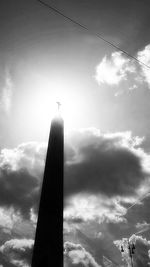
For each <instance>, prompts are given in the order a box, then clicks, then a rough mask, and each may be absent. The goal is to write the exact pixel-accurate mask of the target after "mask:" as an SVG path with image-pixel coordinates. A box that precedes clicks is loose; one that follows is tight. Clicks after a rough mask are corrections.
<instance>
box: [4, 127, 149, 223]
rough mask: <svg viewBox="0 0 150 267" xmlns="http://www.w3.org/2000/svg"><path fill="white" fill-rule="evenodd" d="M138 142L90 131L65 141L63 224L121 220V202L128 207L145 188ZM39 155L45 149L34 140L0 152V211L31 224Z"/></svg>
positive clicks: (145, 162) (126, 135) (145, 163)
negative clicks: (20, 217)
mask: <svg viewBox="0 0 150 267" xmlns="http://www.w3.org/2000/svg"><path fill="white" fill-rule="evenodd" d="M142 142H143V138H140V137H138V136H137V137H134V136H132V134H131V133H130V132H123V133H112V134H110V133H107V134H101V133H100V131H99V130H98V129H95V128H89V129H82V130H80V131H74V132H72V133H70V135H68V136H67V137H66V138H65V177H64V180H65V181H64V197H65V213H64V214H65V218H66V219H67V220H70V221H72V222H74V223H77V222H78V223H82V221H85V220H94V219H97V220H99V221H103V220H106V221H113V222H116V223H118V222H121V221H125V218H124V217H123V215H124V214H125V213H126V208H125V207H124V206H123V203H124V204H125V205H126V204H130V203H133V202H134V201H135V200H136V199H137V197H139V196H140V195H142V194H143V193H144V192H145V191H146V190H148V189H149V187H150V181H149V176H148V175H149V173H150V164H149V156H148V154H146V153H145V152H144V151H143V150H142V149H141V148H140V145H141V144H142ZM45 155H46V145H45V144H44V143H36V142H29V143H24V144H21V145H19V146H18V147H16V148H14V149H2V151H1V154H0V207H3V208H7V209H9V208H13V209H14V210H15V211H16V212H19V213H18V214H20V215H23V216H24V218H27V219H29V218H30V219H31V220H32V222H33V224H34V225H35V223H36V212H37V206H38V203H39V192H40V191H39V190H40V187H41V180H42V175H43V170H44V159H45ZM79 207H80V209H79ZM89 207H90V212H89ZM110 211H111V212H110Z"/></svg>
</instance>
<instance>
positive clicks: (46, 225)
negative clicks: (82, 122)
mask: <svg viewBox="0 0 150 267" xmlns="http://www.w3.org/2000/svg"><path fill="white" fill-rule="evenodd" d="M63 165H64V128H63V120H62V118H61V117H60V116H58V117H55V118H54V119H53V121H52V123H51V130H50V137H49V142H48V149H47V156H46V163H45V171H44V178H43V185H42V190H41V199H40V205H39V212H38V222H37V229H36V235H35V245H34V249H33V256H32V267H50V266H57V267H62V266H63ZM56 255H57V256H56Z"/></svg>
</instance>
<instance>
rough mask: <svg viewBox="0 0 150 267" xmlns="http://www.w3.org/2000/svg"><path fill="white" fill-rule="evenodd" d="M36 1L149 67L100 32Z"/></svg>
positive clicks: (48, 5) (38, 0)
mask: <svg viewBox="0 0 150 267" xmlns="http://www.w3.org/2000/svg"><path fill="white" fill-rule="evenodd" d="M37 2H39V3H41V4H42V5H43V6H45V7H47V8H49V9H51V10H52V11H54V12H55V13H57V14H58V15H60V16H62V17H63V18H65V19H66V20H69V21H71V22H72V23H74V24H76V25H78V26H79V27H81V28H82V29H84V30H86V31H88V32H90V33H91V34H92V35H95V36H96V37H98V38H99V39H101V40H103V41H104V42H105V43H107V44H108V45H110V46H112V47H113V48H115V49H117V50H119V51H121V52H122V53H124V54H125V55H127V56H128V57H130V58H132V59H134V60H135V61H137V62H138V63H140V64H142V65H143V66H144V67H146V68H148V69H150V66H148V65H147V64H145V63H144V62H142V61H140V60H139V59H137V58H136V57H134V56H132V55H131V54H129V53H128V52H127V51H125V50H123V49H121V48H120V47H119V46H117V45H116V44H115V43H112V42H110V41H108V40H107V39H105V38H104V37H103V36H102V35H101V34H99V33H96V32H94V31H92V30H90V29H89V28H88V27H87V26H85V25H83V24H81V23H80V22H78V21H77V20H74V19H72V18H71V17H69V16H67V15H65V14H64V13H63V12H62V11H60V10H58V9H57V8H56V7H53V6H51V5H50V4H47V3H45V2H43V1H41V0H37Z"/></svg>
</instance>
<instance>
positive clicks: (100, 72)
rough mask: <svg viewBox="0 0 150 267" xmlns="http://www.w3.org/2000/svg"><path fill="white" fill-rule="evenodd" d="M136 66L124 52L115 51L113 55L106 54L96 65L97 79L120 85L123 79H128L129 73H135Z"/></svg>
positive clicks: (100, 81) (99, 81) (101, 81)
mask: <svg viewBox="0 0 150 267" xmlns="http://www.w3.org/2000/svg"><path fill="white" fill-rule="evenodd" d="M134 72H135V67H134V65H133V63H132V61H131V60H130V59H129V58H126V57H125V56H124V55H123V53H122V52H114V53H112V54H111V57H110V58H108V57H107V56H105V57H104V58H103V59H102V61H101V62H100V63H99V64H98V66H97V67H96V75H95V79H96V81H97V82H98V83H99V84H101V83H106V84H108V85H118V84H119V83H120V82H121V81H124V80H127V75H128V73H134Z"/></svg>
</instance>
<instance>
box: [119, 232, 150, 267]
mask: <svg viewBox="0 0 150 267" xmlns="http://www.w3.org/2000/svg"><path fill="white" fill-rule="evenodd" d="M129 242H130V244H133V243H134V245H135V250H134V254H133V263H134V265H135V266H136V267H145V266H148V265H149V264H150V257H149V256H150V253H149V251H150V241H148V240H147V239H146V238H143V237H142V236H137V235H135V234H134V235H132V236H131V237H130V238H129ZM114 244H115V245H116V246H117V247H118V249H119V250H120V248H121V245H122V246H123V248H124V252H122V259H123V261H125V262H126V263H127V264H130V263H131V258H130V257H129V249H128V239H127V238H123V239H122V240H116V241H114ZM129 266H130V265H129Z"/></svg>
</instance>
